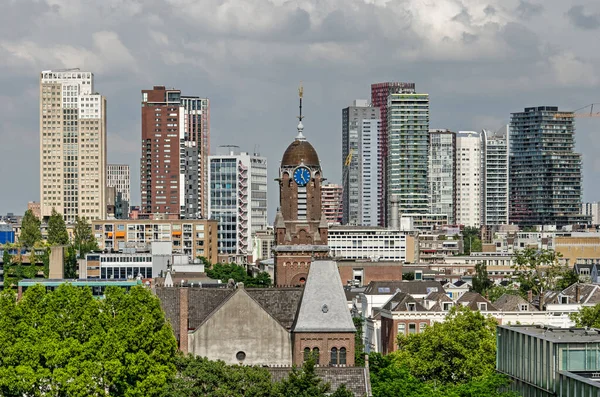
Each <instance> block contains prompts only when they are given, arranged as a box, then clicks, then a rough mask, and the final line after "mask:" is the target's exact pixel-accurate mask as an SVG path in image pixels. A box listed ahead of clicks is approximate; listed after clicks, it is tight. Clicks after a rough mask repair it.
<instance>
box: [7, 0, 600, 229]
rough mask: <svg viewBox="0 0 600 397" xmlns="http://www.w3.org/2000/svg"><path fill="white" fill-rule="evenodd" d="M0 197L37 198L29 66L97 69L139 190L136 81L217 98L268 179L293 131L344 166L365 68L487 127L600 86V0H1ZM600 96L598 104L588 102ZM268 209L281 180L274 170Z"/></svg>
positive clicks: (596, 132)
mask: <svg viewBox="0 0 600 397" xmlns="http://www.w3.org/2000/svg"><path fill="white" fill-rule="evenodd" d="M0 4H1V10H2V12H1V13H0V59H1V61H0V87H2V88H1V89H0V166H1V169H2V171H1V172H0V186H2V194H1V195H0V213H6V212H10V211H12V212H16V213H23V212H24V210H25V209H26V205H27V201H30V200H36V201H37V200H39V129H38V128H39V127H38V125H39V118H38V113H39V110H38V109H39V91H38V84H39V72H40V71H41V70H44V69H52V68H55V69H56V68H72V67H79V68H81V69H82V70H89V71H92V72H94V73H95V78H96V80H95V88H96V90H97V91H99V92H101V93H102V94H103V95H105V96H106V97H107V99H108V145H109V146H108V152H109V155H108V157H109V162H119V163H127V164H129V165H130V166H131V167H132V173H133V180H132V194H133V201H134V204H139V188H138V186H139V157H140V143H139V141H140V135H141V132H140V109H139V103H140V99H141V94H140V90H142V89H146V88H151V87H152V85H166V86H170V87H176V88H179V89H181V90H182V91H183V93H184V94H188V95H200V96H206V97H209V98H210V100H211V106H212V110H211V142H212V149H213V151H214V150H216V148H217V147H218V146H219V145H226V144H236V145H239V146H240V147H241V148H242V150H245V151H250V152H253V151H259V152H260V153H261V154H263V155H265V156H267V158H268V160H269V172H270V175H269V179H271V180H272V179H273V178H274V177H275V175H276V170H277V167H278V165H279V160H280V159H281V155H282V153H283V151H284V150H285V148H286V147H287V145H288V144H289V143H290V141H291V140H293V138H294V136H295V135H296V129H295V128H296V124H297V121H296V119H295V116H296V114H297V86H298V82H299V81H300V80H302V81H303V82H304V87H305V89H304V92H305V114H306V119H305V121H304V125H305V135H306V136H307V137H308V139H309V140H310V141H311V142H312V143H313V145H314V146H315V148H316V149H317V151H318V152H319V154H320V157H321V161H322V165H323V168H324V170H325V173H326V176H327V177H328V178H329V180H330V181H332V182H338V181H339V180H340V175H341V170H340V169H341V149H340V142H341V109H342V108H343V107H345V106H347V105H349V104H350V103H351V101H352V100H353V99H357V98H365V99H366V98H368V97H369V92H370V91H369V90H370V84H371V83H373V82H381V81H391V80H393V81H409V82H414V83H416V86H417V90H418V91H419V92H425V93H428V94H430V100H431V127H432V128H449V129H452V130H456V131H458V130H476V131H479V130H481V129H482V128H488V129H497V128H499V127H501V125H502V124H505V123H507V122H508V118H509V114H510V112H515V111H520V110H522V109H523V108H524V107H527V106H538V105H558V106H560V107H561V108H562V109H565V110H573V109H577V108H580V107H582V106H585V105H587V104H590V103H594V102H600V92H599V85H600V40H598V35H599V34H600V2H598V1H590V0H581V1H579V0H543V1H542V0H289V1H286V0H103V1H96V0H79V1H76V0H0ZM598 110H600V106H599V108H598ZM577 149H578V150H579V151H580V152H582V153H583V157H584V199H585V200H587V201H592V200H600V176H599V175H600V174H599V171H600V158H599V157H598V156H597V153H598V152H599V149H600V118H597V119H579V120H577ZM269 189H270V193H269V200H270V203H269V205H270V208H271V211H270V216H271V218H272V216H273V213H274V209H275V207H276V205H277V199H278V198H277V185H276V183H275V182H272V184H271V185H270V186H269Z"/></svg>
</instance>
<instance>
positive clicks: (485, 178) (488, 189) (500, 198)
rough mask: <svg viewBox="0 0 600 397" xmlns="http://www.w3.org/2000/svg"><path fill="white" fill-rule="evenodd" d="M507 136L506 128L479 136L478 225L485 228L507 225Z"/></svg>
mask: <svg viewBox="0 0 600 397" xmlns="http://www.w3.org/2000/svg"><path fill="white" fill-rule="evenodd" d="M508 136H509V134H508V125H507V126H504V127H502V128H501V129H499V130H498V131H496V132H492V131H488V130H483V132H482V134H481V143H482V146H483V147H482V161H483V168H482V185H481V189H482V192H481V193H482V206H481V214H482V219H481V223H482V224H483V225H486V226H492V225H506V224H508V197H509V189H508V155H509V152H508V147H509V146H508Z"/></svg>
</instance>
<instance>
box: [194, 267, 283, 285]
mask: <svg viewBox="0 0 600 397" xmlns="http://www.w3.org/2000/svg"><path fill="white" fill-rule="evenodd" d="M206 275H207V276H208V277H210V278H213V279H217V280H221V282H223V283H227V282H228V281H229V280H230V279H233V281H235V282H236V283H240V282H242V283H244V285H245V286H247V287H270V286H271V284H272V282H271V276H269V273H266V272H260V273H259V274H258V275H257V276H256V277H252V276H249V275H248V273H247V272H246V269H245V268H244V267H243V266H239V265H236V264H235V263H216V264H214V265H213V266H212V267H211V268H210V269H208V270H207V271H206Z"/></svg>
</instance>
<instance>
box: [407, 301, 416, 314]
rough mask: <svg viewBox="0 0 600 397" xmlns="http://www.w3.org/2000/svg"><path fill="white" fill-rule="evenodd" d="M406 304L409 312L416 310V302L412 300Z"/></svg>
mask: <svg viewBox="0 0 600 397" xmlns="http://www.w3.org/2000/svg"><path fill="white" fill-rule="evenodd" d="M406 306H407V308H408V311H409V312H416V311H417V304H416V303H414V302H411V303H407V304H406Z"/></svg>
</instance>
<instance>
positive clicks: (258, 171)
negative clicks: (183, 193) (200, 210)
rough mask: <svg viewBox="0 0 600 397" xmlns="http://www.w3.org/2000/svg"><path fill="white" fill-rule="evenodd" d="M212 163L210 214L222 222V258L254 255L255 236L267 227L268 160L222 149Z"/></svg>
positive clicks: (231, 149) (219, 234)
mask: <svg viewBox="0 0 600 397" xmlns="http://www.w3.org/2000/svg"><path fill="white" fill-rule="evenodd" d="M208 161H209V165H210V172H209V177H208V181H209V187H210V188H209V201H208V214H209V218H210V219H216V220H218V221H219V227H218V250H219V254H227V255H235V256H238V257H245V256H248V255H252V235H253V234H254V233H255V232H256V231H258V230H262V229H266V227H267V159H266V158H265V157H260V156H259V155H257V154H254V155H250V154H249V153H246V152H240V151H239V147H237V146H222V147H220V148H219V153H217V154H216V155H212V156H209V160H208Z"/></svg>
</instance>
